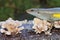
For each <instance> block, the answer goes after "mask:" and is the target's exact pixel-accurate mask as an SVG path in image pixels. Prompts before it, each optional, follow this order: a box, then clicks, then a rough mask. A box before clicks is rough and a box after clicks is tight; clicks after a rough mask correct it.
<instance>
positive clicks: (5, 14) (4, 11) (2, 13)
mask: <svg viewBox="0 0 60 40" xmlns="http://www.w3.org/2000/svg"><path fill="white" fill-rule="evenodd" d="M13 13H14V10H13V9H12V8H6V7H1V8H0V21H1V20H6V19H7V18H9V17H12V18H13Z"/></svg>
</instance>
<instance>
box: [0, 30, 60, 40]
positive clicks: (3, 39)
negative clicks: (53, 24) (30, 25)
mask: <svg viewBox="0 0 60 40" xmlns="http://www.w3.org/2000/svg"><path fill="white" fill-rule="evenodd" d="M0 40H60V29H53V30H52V35H51V36H49V35H45V34H44V33H41V34H35V32H33V31H29V32H28V31H27V30H23V31H22V33H21V34H17V35H15V36H7V35H4V34H1V33H0Z"/></svg>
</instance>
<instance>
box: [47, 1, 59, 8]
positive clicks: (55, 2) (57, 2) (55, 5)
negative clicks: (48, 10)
mask: <svg viewBox="0 0 60 40" xmlns="http://www.w3.org/2000/svg"><path fill="white" fill-rule="evenodd" d="M47 2H48V6H50V7H60V0H48V1H47Z"/></svg>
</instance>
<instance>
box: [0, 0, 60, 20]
mask: <svg viewBox="0 0 60 40" xmlns="http://www.w3.org/2000/svg"><path fill="white" fill-rule="evenodd" d="M50 7H60V0H0V21H2V20H6V19H7V18H9V17H12V18H13V19H17V20H24V19H28V20H31V19H33V18H34V16H32V15H29V14H27V13H26V11H25V10H27V9H30V8H50Z"/></svg>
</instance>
